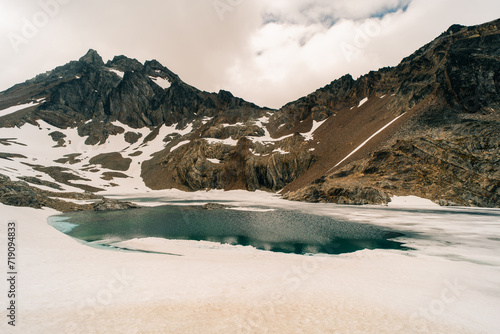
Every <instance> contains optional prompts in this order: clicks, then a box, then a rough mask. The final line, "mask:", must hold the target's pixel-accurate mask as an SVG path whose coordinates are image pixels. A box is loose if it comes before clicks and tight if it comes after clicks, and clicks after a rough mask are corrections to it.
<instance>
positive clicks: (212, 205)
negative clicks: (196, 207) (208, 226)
mask: <svg viewBox="0 0 500 334" xmlns="http://www.w3.org/2000/svg"><path fill="white" fill-rule="evenodd" d="M229 207H230V206H229V205H225V204H220V203H207V204H203V206H202V208H203V210H222V209H227V208H229Z"/></svg>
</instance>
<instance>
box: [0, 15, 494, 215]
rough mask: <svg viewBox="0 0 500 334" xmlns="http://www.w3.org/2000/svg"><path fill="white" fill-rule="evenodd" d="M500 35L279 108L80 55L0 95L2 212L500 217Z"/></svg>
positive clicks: (472, 31) (475, 38) (454, 33)
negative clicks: (393, 207) (239, 208)
mask: <svg viewBox="0 0 500 334" xmlns="http://www.w3.org/2000/svg"><path fill="white" fill-rule="evenodd" d="M499 25H500V20H497V21H494V22H489V23H486V24H483V25H479V26H473V27H464V26H459V25H454V26H452V27H450V28H449V29H448V30H447V31H446V32H444V33H443V34H441V35H440V36H439V37H437V38H436V39H435V40H434V41H432V42H430V43H429V44H427V45H425V46H423V47H422V48H420V49H419V50H417V51H416V52H415V53H413V54H412V55H410V56H409V57H407V58H405V59H403V60H402V61H401V63H400V64H399V65H397V66H395V67H388V68H382V69H380V70H378V71H373V72H370V73H368V74H366V75H364V76H362V77H360V78H358V79H356V80H355V79H354V78H352V77H351V76H350V75H346V76H344V77H342V78H340V79H338V80H335V81H332V82H331V83H330V84H328V85H327V86H325V87H323V88H320V89H318V90H317V91H315V92H313V93H311V94H309V95H307V96H305V97H302V98H300V99H298V100H297V101H293V102H290V103H288V104H286V105H285V106H283V107H282V108H280V109H279V110H274V109H269V108H263V107H259V106H257V105H255V104H253V103H250V102H247V101H245V100H243V99H241V98H237V97H235V96H233V95H232V94H231V93H230V92H228V91H224V90H221V91H219V92H218V93H209V92H204V91H201V90H198V89H196V88H195V87H193V86H190V85H189V84H187V83H185V82H184V81H182V80H181V79H180V77H179V76H178V75H177V74H175V73H173V72H172V71H170V70H169V69H168V68H166V67H165V66H163V65H162V64H160V63H159V62H158V61H156V60H152V61H146V62H145V63H144V64H142V63H140V62H139V61H137V60H135V59H130V58H127V57H125V56H116V57H114V58H113V59H112V60H110V61H108V62H106V63H105V62H104V61H103V60H102V58H101V57H100V56H99V54H98V53H97V52H96V51H94V50H89V51H88V52H87V54H85V55H84V56H83V57H81V58H80V59H79V60H78V61H72V62H70V63H68V64H66V65H63V66H60V67H57V68H55V69H54V70H52V71H49V72H47V73H44V74H40V75H38V76H36V77H35V78H33V79H30V80H27V81H26V82H24V83H20V84H18V85H15V86H13V87H12V88H10V89H8V90H6V91H4V92H1V93H0V161H1V165H0V173H2V174H3V176H2V177H1V178H0V190H1V193H0V201H1V202H3V203H7V204H12V205H24V206H34V207H41V206H49V207H56V208H59V209H61V208H63V209H64V210H78V209H89V208H90V209H99V210H100V209H103V210H104V209H109V208H110V207H111V208H118V207H123V205H120V204H119V203H116V202H113V203H111V202H109V201H107V200H104V202H102V203H100V204H96V205H94V206H91V205H87V206H86V207H82V208H80V207H78V206H77V204H74V203H73V204H74V205H76V206H74V205H73V204H65V203H66V202H67V201H66V202H63V200H62V199H57V198H58V197H59V198H64V197H65V196H66V198H67V197H68V195H67V194H69V193H70V194H73V195H71V198H75V196H76V195H74V194H76V193H83V194H86V197H85V198H87V197H88V196H90V195H89V193H97V194H99V193H106V192H109V191H113V192H121V193H133V192H139V191H148V190H151V189H154V190H158V189H169V188H177V189H181V190H184V191H195V190H202V189H225V190H231V189H246V190H250V191H253V190H265V191H272V192H280V194H282V195H283V196H284V197H285V198H287V199H290V200H299V201H311V202H329V203H341V204H385V203H388V202H389V201H390V200H391V199H390V198H391V197H392V196H395V195H397V196H402V195H416V196H420V197H423V198H427V199H430V200H432V201H434V202H436V203H438V204H440V205H461V206H483V207H500V149H499V147H500V139H499V138H500V137H499V135H498V134H499V133H500V51H499V50H500V32H499ZM47 194H50V199H49V198H46V195H47ZM101 204H102V205H101ZM125 207H127V205H125Z"/></svg>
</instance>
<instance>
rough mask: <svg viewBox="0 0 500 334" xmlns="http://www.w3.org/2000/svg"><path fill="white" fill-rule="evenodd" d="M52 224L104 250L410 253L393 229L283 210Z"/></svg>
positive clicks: (124, 214)
mask: <svg viewBox="0 0 500 334" xmlns="http://www.w3.org/2000/svg"><path fill="white" fill-rule="evenodd" d="M49 224H50V225H52V226H53V227H55V228H56V229H58V230H60V231H61V232H63V233H65V234H67V235H69V236H71V237H73V238H76V239H79V240H82V241H84V242H92V243H93V244H97V245H103V246H112V243H114V242H119V241H125V240H130V239H134V238H150V237H155V238H165V239H181V240H206V241H212V242H219V243H223V244H231V245H243V246H253V247H255V248H257V249H261V250H266V251H273V252H284V253H295V254H315V253H326V254H341V253H349V252H354V251H357V250H361V249H398V250H407V249H408V248H406V247H404V246H403V244H402V243H401V242H398V241H396V240H393V239H394V238H397V237H400V236H403V234H402V233H399V232H398V231H394V230H391V229H389V228H383V227H379V226H375V225H370V224H365V223H357V222H351V221H343V220H337V219H334V218H332V217H328V216H321V215H315V214H310V213H304V212H299V211H294V210H289V209H280V208H278V209H277V208H272V209H271V208H264V207H260V208H254V209H252V210H241V209H240V210H238V209H237V208H233V209H231V208H221V209H214V210H206V209H204V208H203V207H202V206H200V205H163V206H157V207H146V208H141V209H131V210H121V211H107V212H93V211H89V212H75V213H66V214H61V215H58V216H53V217H50V218H49ZM405 237H408V235H407V234H406V235H405Z"/></svg>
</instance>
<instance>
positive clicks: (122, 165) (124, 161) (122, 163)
mask: <svg viewBox="0 0 500 334" xmlns="http://www.w3.org/2000/svg"><path fill="white" fill-rule="evenodd" d="M89 162H90V163H91V164H98V165H101V166H102V167H104V168H108V169H112V170H119V171H126V170H128V169H129V167H130V163H131V162H132V159H130V158H124V157H122V155H121V154H120V153H118V152H114V153H103V154H99V155H96V156H95V157H93V158H92V159H90V161H89Z"/></svg>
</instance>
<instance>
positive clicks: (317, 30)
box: [0, 0, 500, 108]
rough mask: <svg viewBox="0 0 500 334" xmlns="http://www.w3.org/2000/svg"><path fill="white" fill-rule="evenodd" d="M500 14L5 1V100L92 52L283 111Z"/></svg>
mask: <svg viewBox="0 0 500 334" xmlns="http://www.w3.org/2000/svg"><path fill="white" fill-rule="evenodd" d="M499 14H500V1H498V0H475V1H470V0H143V1H137V0H109V1H108V0H85V1H82V0H0V50H1V52H0V64H1V65H0V66H1V75H0V91H1V90H5V89H7V88H9V87H10V86H12V85H14V84H16V83H19V82H23V81H24V80H26V79H29V78H32V77H34V76H35V75H36V74H38V73H42V72H45V71H48V70H50V69H52V68H54V67H56V66H59V65H63V64H65V63H67V62H68V61H70V60H76V59H78V58H80V57H81V56H82V55H84V54H85V53H86V51H87V50H88V49H90V48H93V49H96V50H97V51H98V52H99V54H100V55H101V56H102V57H103V59H104V61H107V60H108V59H112V58H113V56H115V55H121V54H124V55H126V56H128V57H131V58H136V59H138V60H139V61H141V62H144V61H145V60H148V59H157V60H158V61H160V62H161V63H162V64H163V65H165V66H166V67H168V68H169V69H170V70H172V71H173V72H175V73H177V74H178V75H179V76H180V77H181V79H183V80H184V81H185V82H187V83H189V84H191V85H193V86H195V87H197V88H199V89H202V90H206V91H215V92H216V91H218V90H219V89H225V90H229V91H231V92H232V93H233V94H234V95H236V96H239V97H242V98H244V99H245V100H248V101H251V102H254V103H256V104H258V105H261V106H269V107H276V108H278V107H280V106H282V105H283V104H285V103H286V102H290V101H292V100H295V99H297V98H299V97H301V96H304V95H306V94H308V93H311V92H313V91H314V90H316V89H318V88H320V87H322V86H324V85H326V84H328V83H329V82H331V81H332V80H334V79H337V78H339V77H340V76H342V75H344V74H346V73H350V74H351V75H352V76H353V77H355V78H356V77H358V76H360V75H363V74H365V73H367V72H368V71H370V70H377V69H378V68H380V67H383V66H394V65H397V64H398V63H399V62H400V61H401V59H402V58H404V57H406V56H408V55H410V54H411V53H412V52H413V51H415V50H416V49H418V48H419V47H421V46H422V45H424V44H426V43H427V42H430V41H431V40H432V39H434V38H435V37H437V36H438V35H439V34H441V33H442V32H443V31H445V30H446V29H447V28H448V27H449V26H450V25H452V24H454V23H458V24H463V25H474V24H480V23H484V22H487V21H491V20H494V19H497V18H498V16H499Z"/></svg>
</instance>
